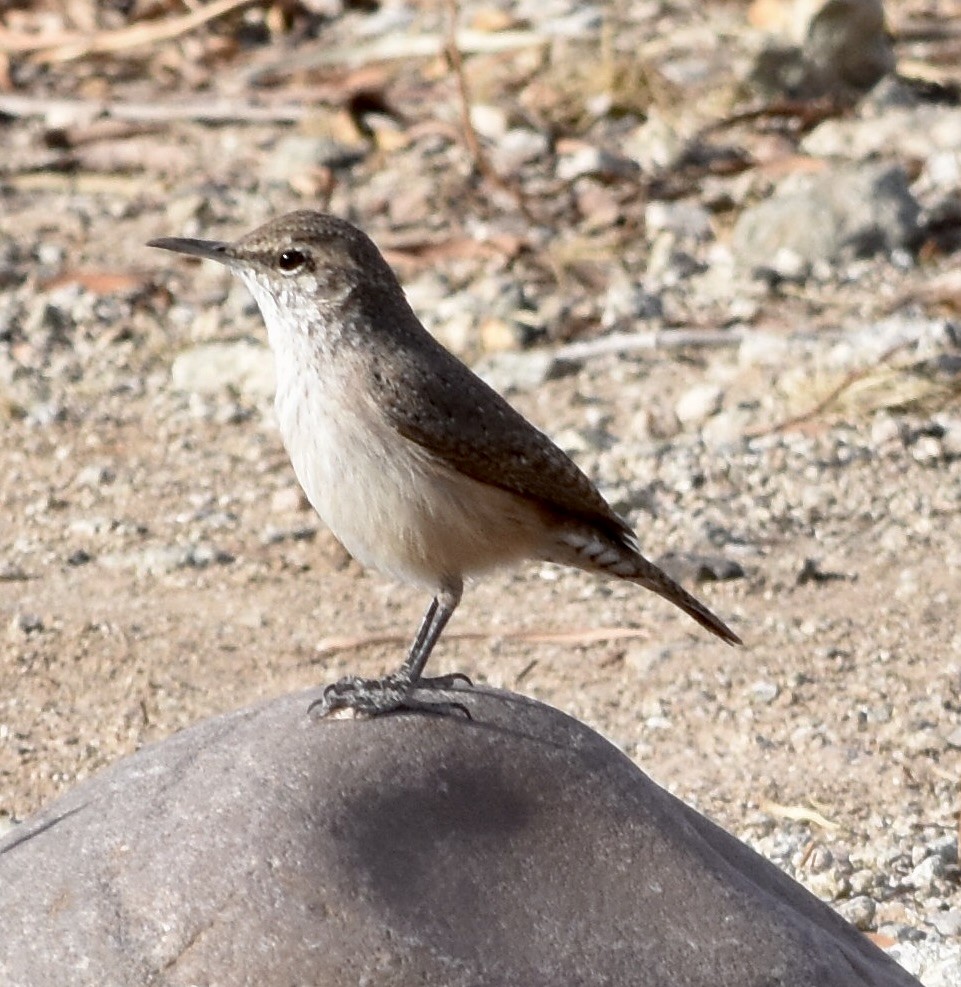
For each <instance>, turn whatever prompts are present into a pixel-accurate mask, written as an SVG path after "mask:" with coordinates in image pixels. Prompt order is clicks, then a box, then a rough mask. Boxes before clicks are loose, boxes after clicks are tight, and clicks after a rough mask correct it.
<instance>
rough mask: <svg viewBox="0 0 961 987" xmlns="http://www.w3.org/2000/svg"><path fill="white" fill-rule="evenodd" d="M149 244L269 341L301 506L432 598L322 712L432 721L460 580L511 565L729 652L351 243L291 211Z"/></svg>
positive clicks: (347, 228) (552, 450) (352, 238)
mask: <svg viewBox="0 0 961 987" xmlns="http://www.w3.org/2000/svg"><path fill="white" fill-rule="evenodd" d="M149 245H150V246H152V247H162V248H163V249H165V250H173V251H177V252H179V253H182V254H190V255H192V256H195V257H205V258H208V259H210V260H215V261H218V262H220V263H221V264H224V265H226V266H227V267H228V268H229V269H230V270H231V271H232V272H233V273H234V274H236V275H237V276H238V277H239V278H240V279H241V280H242V281H243V282H244V284H245V285H246V286H247V288H248V289H249V290H250V292H251V293H252V294H253V296H254V298H255V299H256V301H257V304H258V305H259V306H260V311H261V314H262V315H263V318H264V322H265V323H266V325H267V336H268V339H269V341H270V346H271V349H272V350H273V352H274V357H275V359H276V367H277V394H276V399H275V407H276V412H277V418H278V421H279V424H280V431H281V434H282V436H283V439H284V444H285V445H286V447H287V452H288V453H289V454H290V459H291V463H292V464H293V467H294V472H295V473H296V475H297V479H298V480H299V481H300V485H301V486H302V487H303V488H304V491H305V493H306V494H307V497H308V499H309V500H310V503H311V504H312V505H313V507H314V509H315V510H316V511H317V513H318V514H319V515H320V516H321V518H323V520H324V522H325V523H326V524H327V525H328V526H329V527H330V529H331V531H333V533H334V534H335V535H336V536H337V538H339V539H340V541H341V542H342V543H343V544H344V546H345V547H346V549H347V550H348V551H349V552H350V553H351V555H353V556H354V557H355V558H357V559H358V560H359V561H360V562H361V563H363V564H364V565H366V566H373V567H374V568H376V569H379V570H380V571H381V572H383V573H385V574H387V575H389V576H392V577H394V578H396V579H398V580H402V581H404V582H408V583H413V584H416V585H418V586H423V587H424V588H425V589H427V590H429V591H430V592H431V593H433V599H432V601H431V604H430V606H429V607H428V608H427V613H426V614H425V616H424V619H423V622H422V623H421V626H420V630H419V631H418V632H417V636H416V637H415V638H414V642H413V644H412V645H411V648H410V651H409V653H408V654H407V658H406V659H405V661H404V663H403V665H402V666H401V667H400V668H399V669H398V670H397V671H396V672H393V673H392V674H389V675H387V676H385V677H384V678H381V679H361V678H357V677H349V678H345V679H341V680H340V681H338V682H336V683H334V684H333V685H330V686H328V687H327V689H326V691H325V693H324V699H323V700H322V701H321V703H320V705H321V707H322V708H323V711H324V712H325V713H326V712H329V711H330V710H333V709H336V708H341V707H350V708H352V709H354V710H356V711H358V712H362V713H367V714H370V715H374V714H378V713H384V712H389V711H391V710H395V709H423V708H430V707H431V706H432V705H433V706H434V708H439V704H431V703H430V702H426V703H425V702H423V701H420V700H418V699H416V698H415V696H414V692H415V690H419V689H430V688H443V687H447V686H449V685H450V684H451V680H452V678H455V677H450V676H449V677H445V678H442V679H430V678H425V677H422V672H423V670H424V666H425V665H426V663H427V659H428V658H429V657H430V653H431V650H432V649H433V647H434V645H435V644H436V643H437V639H438V638H439V637H440V635H441V632H442V631H443V629H444V627H445V626H446V624H447V622H448V620H450V617H451V614H453V612H454V610H455V608H456V607H457V604H458V603H459V602H460V599H461V593H462V591H463V587H464V580H465V579H466V578H469V577H472V576H478V575H481V574H483V573H485V572H488V571H490V570H492V569H495V568H497V567H499V566H505V565H510V564H512V563H517V562H520V561H522V560H524V559H540V560H542V561H547V562H556V563H559V564H561V565H569V566H574V567H576V568H578V569H585V570H587V571H588V572H594V573H600V574H603V575H607V576H614V577H616V578H618V579H624V580H627V581H628V582H632V583H637V584H638V585H639V586H644V587H645V588H646V589H649V590H652V591H653V592H655V593H657V594H658V595H659V596H663V597H664V598H665V599H666V600H670V602H671V603H673V604H674V605H675V606H677V607H680V609H681V610H683V611H684V612H685V613H687V614H689V615H690V616H691V617H693V618H694V620H696V621H697V622H698V623H699V624H701V626H703V627H706V628H707V629H708V630H709V631H711V632H712V633H713V634H716V635H717V636H718V637H720V638H722V639H723V640H724V641H727V642H729V643H731V644H740V643H741V641H740V638H739V637H738V636H737V635H736V634H735V633H734V632H733V631H732V630H730V628H728V627H727V626H726V625H725V624H724V622H723V621H721V620H720V619H719V618H718V617H716V616H715V615H714V614H713V613H711V611H710V610H708V609H707V607H705V606H704V605H703V604H702V603H701V602H700V601H699V600H697V599H695V598H694V597H693V596H692V595H691V594H690V593H688V592H687V591H686V590H684V589H683V588H682V587H681V586H679V585H678V584H677V583H676V582H674V580H673V579H671V578H670V577H669V576H668V575H666V574H665V573H664V572H662V571H661V570H660V569H659V568H658V567H657V566H656V565H654V564H653V563H651V562H649V561H648V560H647V559H646V558H644V556H643V555H641V554H640V552H639V550H638V545H637V540H636V537H635V535H634V532H633V531H632V530H631V529H630V527H628V525H627V523H626V522H625V521H624V520H623V519H622V518H620V517H619V516H618V515H617V514H615V513H614V511H613V510H612V509H611V508H610V506H608V504H607V502H606V501H605V500H604V498H603V497H602V496H601V495H600V494H599V493H598V491H597V489H596V488H595V486H594V485H593V484H592V483H591V481H590V480H589V479H588V478H587V477H586V476H585V475H584V474H583V473H582V472H581V471H580V470H579V469H578V468H577V466H575V465H574V463H573V462H572V461H571V460H570V459H569V458H568V457H567V456H566V455H565V454H564V453H563V452H561V450H560V449H558V448H557V446H556V445H554V443H553V442H551V440H550V439H549V438H547V436H545V435H544V434H543V433H542V432H540V431H538V429H536V428H535V427H534V426H533V425H531V424H530V423H529V422H528V421H527V420H526V419H525V418H524V417H523V416H522V415H520V414H519V413H518V412H517V411H515V410H514V409H513V408H512V407H511V406H510V405H509V404H508V403H507V402H506V401H505V400H504V399H503V398H502V397H501V396H500V395H499V394H497V392H496V391H493V390H492V389H491V388H490V387H488V386H487V384H485V383H484V382H483V381H482V380H481V379H480V378H479V377H477V376H476V375H475V374H474V373H473V372H472V371H471V370H469V369H468V368H467V367H466V366H465V365H464V364H463V363H461V362H460V360H458V359H457V358H456V357H455V356H454V355H453V354H451V353H450V352H448V351H447V350H446V349H444V347H443V346H441V344H440V343H438V342H437V341H436V340H435V339H434V337H433V336H431V334H430V333H429V332H428V331H427V330H426V329H425V328H424V327H423V326H422V325H421V323H420V321H419V319H418V318H417V316H416V315H415V314H414V312H413V311H412V309H411V308H410V306H409V305H408V303H407V299H406V298H405V296H404V292H403V289H402V288H401V286H400V282H399V281H398V280H397V277H396V276H395V274H394V272H393V271H392V270H391V268H390V266H389V265H388V264H387V261H386V260H384V258H383V256H382V255H381V253H380V251H379V250H378V249H377V247H376V246H375V245H374V243H373V242H372V241H371V240H370V239H369V238H368V237H367V236H366V235H365V234H364V233H362V232H361V231H360V230H358V229H357V228H356V227H354V226H352V225H351V224H350V223H347V222H345V221H344V220H341V219H338V218H336V217H334V216H328V215H325V214H323V213H318V212H310V211H306V210H304V211H300V212H293V213H289V214H288V215H286V216H281V217H280V218H279V219H275V220H273V221H271V222H269V223H266V224H265V225H264V226H261V227H260V228H258V229H256V230H254V231H253V232H252V233H248V234H247V235H246V236H244V237H241V238H240V239H239V240H236V241H235V242H233V243H221V242H217V241H208V240H188V239H182V238H179V237H169V238H168V237H164V238H162V239H159V240H152V241H151V242H150V244H149ZM447 705H448V706H449V705H457V704H447Z"/></svg>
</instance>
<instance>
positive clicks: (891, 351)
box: [747, 339, 917, 439]
mask: <svg viewBox="0 0 961 987" xmlns="http://www.w3.org/2000/svg"><path fill="white" fill-rule="evenodd" d="M916 343H917V339H902V340H901V341H900V342H898V343H895V344H894V345H893V346H889V347H888V348H887V349H886V350H885V351H884V352H883V353H882V354H881V355H880V356H879V357H878V358H877V360H875V361H874V362H873V363H871V364H869V365H868V366H866V367H857V368H855V369H854V370H852V371H851V372H850V373H848V374H845V376H844V379H843V380H842V381H841V382H840V383H839V384H838V385H837V386H836V387H833V388H831V390H830V391H828V393H827V394H825V395H824V397H823V398H821V399H820V400H819V401H816V402H815V403H814V404H813V405H812V406H811V407H810V408H808V409H807V410H806V411H802V412H801V413H800V414H797V415H791V417H790V418H785V419H783V420H782V421H779V422H776V423H775V424H774V425H771V426H769V427H768V428H762V429H760V430H759V431H757V432H751V433H749V434H748V435H747V438H748V439H760V438H762V437H764V436H765V435H772V434H773V433H774V432H781V431H784V430H785V429H788V428H793V427H794V426H795V425H801V424H803V423H804V422H807V421H810V420H811V419H812V418H817V416H818V415H820V414H821V413H822V412H823V411H825V410H826V409H827V408H830V407H831V405H832V404H834V402H835V401H837V399H838V398H839V397H841V395H842V394H844V393H845V392H846V391H849V390H850V389H851V388H852V387H853V386H854V385H855V384H857V383H858V381H860V380H863V379H864V378H865V377H867V376H868V375H869V374H871V373H873V372H874V371H875V370H877V368H878V367H881V366H883V365H884V364H885V363H887V362H888V360H890V359H891V358H892V357H894V356H896V355H897V354H898V353H900V352H901V351H902V350H906V349H908V347H910V346H914V345H916Z"/></svg>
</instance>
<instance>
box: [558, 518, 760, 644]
mask: <svg viewBox="0 0 961 987" xmlns="http://www.w3.org/2000/svg"><path fill="white" fill-rule="evenodd" d="M560 542H561V544H560V545H559V546H558V547H557V550H556V551H553V552H551V554H550V555H549V556H548V561H551V562H560V563H561V564H564V565H573V566H576V567H577V568H578V569H584V570H586V571H587V572H597V573H603V574H606V575H609V576H616V577H617V578H618V579H625V580H627V581H628V582H632V583H636V584H637V585H638V586H643V587H644V588H645V589H649V590H650V591H651V592H652V593H657V595H658V596H662V597H663V598H664V599H665V600H667V601H668V602H670V603H673V604H674V606H676V607H678V608H679V609H681V610H683V611H684V612H685V613H686V614H687V615H688V616H689V617H691V618H692V619H693V620H696V621H697V622H698V623H699V624H700V625H701V627H704V628H706V629H707V630H709V631H710V632H711V633H712V634H716V635H717V636H718V637H719V638H720V639H721V640H722V641H726V642H727V643H728V644H743V643H744V642H743V641H741V639H740V638H739V637H738V636H737V634H735V633H734V631H732V630H731V628H730V627H728V626H727V624H725V623H724V621H723V620H721V618H720V617H718V616H717V615H716V614H714V613H712V612H711V611H710V610H708V608H707V607H706V606H704V604H703V603H701V601H700V600H699V599H697V597H695V596H693V595H692V594H691V593H688V591H687V590H686V589H684V587H683V586H681V585H680V584H679V583H677V582H675V581H674V580H673V579H671V577H670V576H669V575H668V574H667V573H666V572H664V570H663V569H660V568H658V566H656V565H655V564H654V563H653V562H651V561H649V560H648V559H646V558H644V556H643V555H641V553H640V552H639V551H637V549H636V548H634V546H633V545H630V544H626V543H621V542H615V541H613V540H612V539H610V538H607V537H605V536H603V535H601V534H599V533H598V532H597V531H590V532H583V533H582V532H577V533H576V534H565V535H564V536H563V537H562V538H561V539H560Z"/></svg>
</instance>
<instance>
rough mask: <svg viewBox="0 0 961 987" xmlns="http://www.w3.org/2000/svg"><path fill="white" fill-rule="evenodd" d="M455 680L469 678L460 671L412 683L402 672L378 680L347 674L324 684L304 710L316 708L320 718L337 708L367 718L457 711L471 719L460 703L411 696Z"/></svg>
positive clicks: (452, 683) (444, 686) (439, 713)
mask: <svg viewBox="0 0 961 987" xmlns="http://www.w3.org/2000/svg"><path fill="white" fill-rule="evenodd" d="M456 682H466V683H467V684H468V685H470V684H471V681H470V679H469V678H467V676H466V675H461V674H456V675H443V676H440V677H438V678H430V679H424V678H421V679H417V681H416V682H412V681H411V679H410V678H409V677H408V676H407V675H405V674H404V673H403V672H393V673H392V674H390V675H385V676H384V677H383V678H380V679H362V678H359V677H358V676H356V675H349V676H347V677H346V678H343V679H339V680H338V681H337V682H334V683H333V684H332V685H329V686H327V688H326V689H324V694H323V696H322V697H321V698H320V699H316V700H314V702H312V703H311V704H310V706H309V707H308V709H307V712H308V713H312V712H314V711H315V710H316V711H317V715H318V716H319V717H321V718H322V717H325V716H328V715H329V714H330V713H332V712H333V711H334V710H337V709H351V710H353V711H354V712H355V713H359V714H361V715H362V716H369V717H374V716H382V715H383V714H384V713H394V712H418V713H433V714H435V715H437V716H449V715H450V714H452V713H455V712H457V713H463V714H464V716H466V717H467V719H471V715H470V710H468V708H467V707H466V706H465V705H464V704H463V703H455V702H443V701H441V702H428V701H425V700H423V699H419V698H417V697H415V696H414V693H415V692H419V691H421V690H445V689H451V688H453V686H454V684H455V683H456Z"/></svg>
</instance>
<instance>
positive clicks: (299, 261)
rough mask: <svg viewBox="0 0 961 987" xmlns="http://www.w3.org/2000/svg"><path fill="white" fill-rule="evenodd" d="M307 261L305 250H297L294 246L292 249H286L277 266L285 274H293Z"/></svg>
mask: <svg viewBox="0 0 961 987" xmlns="http://www.w3.org/2000/svg"><path fill="white" fill-rule="evenodd" d="M306 263H307V255H306V254H305V253H304V252H303V250H295V249H293V248H291V249H290V250H285V251H284V252H283V253H282V254H281V255H280V256H279V257H278V258H277V266H278V267H279V268H280V269H281V270H282V271H283V272H284V273H285V274H293V272H294V271H296V270H299V269H300V268H301V267H303V266H304V264H306Z"/></svg>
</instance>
